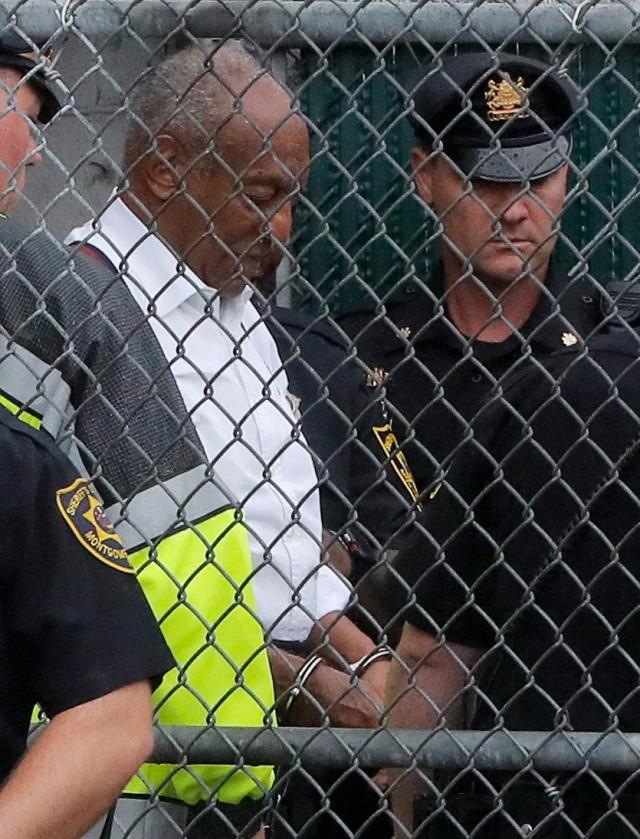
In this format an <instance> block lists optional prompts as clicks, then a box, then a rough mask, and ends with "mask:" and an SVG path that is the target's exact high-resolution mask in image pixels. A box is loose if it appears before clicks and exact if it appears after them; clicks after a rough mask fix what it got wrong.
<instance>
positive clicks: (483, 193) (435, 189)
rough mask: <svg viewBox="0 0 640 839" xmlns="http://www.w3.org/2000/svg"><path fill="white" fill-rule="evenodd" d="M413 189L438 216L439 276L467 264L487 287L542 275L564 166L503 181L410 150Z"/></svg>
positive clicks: (561, 196) (456, 273) (452, 275)
mask: <svg viewBox="0 0 640 839" xmlns="http://www.w3.org/2000/svg"><path fill="white" fill-rule="evenodd" d="M413 164H414V169H415V173H416V184H417V187H418V191H419V193H420V195H421V197H422V198H423V200H424V201H426V202H427V203H428V204H430V205H431V207H432V209H433V211H434V212H435V213H436V215H437V216H438V218H439V219H440V220H441V222H442V228H443V262H444V270H445V279H447V280H449V281H455V280H456V279H457V278H458V277H460V276H461V275H463V274H464V273H465V272H466V271H467V270H468V267H469V265H471V266H472V268H473V272H474V275H475V276H476V277H477V278H478V279H480V280H482V281H483V282H485V283H486V284H487V285H488V286H489V287H490V288H492V287H496V286H497V287H498V288H499V287H501V286H504V285H508V284H509V283H512V282H513V281H514V280H517V279H518V278H519V277H521V276H523V275H526V276H530V275H533V276H535V277H537V278H538V279H539V280H541V281H543V280H544V279H545V276H546V273H547V269H548V267H549V259H550V257H551V252H552V251H553V248H554V246H555V243H556V238H557V224H558V219H559V217H560V214H561V213H562V208H563V205H564V200H565V195H566V185H567V166H566V165H565V166H563V167H562V169H559V170H558V171H557V172H554V173H553V174H552V175H549V176H548V177H546V178H542V179H540V180H535V181H532V182H531V184H530V187H529V188H528V189H527V188H526V186H525V185H524V184H517V183H516V184H503V183H498V182H496V181H483V180H480V179H477V180H473V181H468V180H467V179H465V178H463V177H462V176H461V175H460V174H458V171H457V170H456V169H455V168H454V166H452V164H451V163H449V162H448V160H447V159H446V158H445V156H444V155H438V156H437V157H434V158H431V159H428V158H427V155H426V153H425V152H424V151H422V150H420V149H417V150H415V151H414V154H413Z"/></svg>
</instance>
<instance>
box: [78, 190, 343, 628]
mask: <svg viewBox="0 0 640 839" xmlns="http://www.w3.org/2000/svg"><path fill="white" fill-rule="evenodd" d="M67 242H86V243H88V244H90V245H92V246H93V247H95V248H98V249H99V250H100V251H101V252H102V253H103V254H104V255H105V256H106V257H107V258H108V259H109V260H110V261H111V262H112V264H113V265H114V266H115V268H116V269H122V270H123V281H124V282H125V283H126V285H127V287H128V288H129V290H130V291H131V294H132V295H133V297H134V298H135V300H136V301H137V303H138V305H139V306H140V308H141V309H142V310H143V312H145V313H148V315H149V323H150V325H151V327H152V328H153V331H154V332H155V335H156V337H157V338H158V341H159V342H160V346H161V347H162V350H163V352H164V354H165V356H166V358H167V360H168V361H169V363H170V365H171V370H172V372H173V375H174V377H175V379H176V382H177V384H178V387H179V389H180V393H181V394H182V398H183V400H184V403H185V405H186V408H187V410H188V411H189V413H190V415H191V418H192V420H193V423H194V425H195V427H196V430H197V431H198V434H199V436H200V439H201V441H202V443H203V446H204V448H205V451H206V454H207V457H208V459H209V460H210V462H211V463H212V464H213V473H214V476H215V478H216V479H217V480H219V481H220V482H221V484H222V485H223V486H224V487H226V489H227V491H228V492H230V493H231V498H230V500H231V501H232V502H234V503H238V504H239V505H240V506H241V508H242V510H243V518H244V522H245V524H246V526H247V528H248V530H249V541H250V547H251V554H252V557H253V563H254V566H255V568H256V571H257V573H256V576H255V578H254V587H255V592H256V597H257V602H258V611H259V614H260V618H261V620H262V622H263V625H264V627H265V630H266V631H267V632H268V633H269V634H270V636H271V637H273V638H276V639H280V640H287V641H302V640H304V639H305V638H306V637H307V636H308V634H309V631H310V630H311V627H312V624H313V620H314V619H318V618H321V617H323V616H324V615H326V614H328V613H329V612H332V611H334V610H341V609H343V608H344V606H345V604H346V602H347V600H348V598H349V594H350V590H349V588H348V586H347V585H346V584H345V583H344V581H343V580H342V579H340V578H339V577H338V576H337V575H336V573H335V572H334V571H333V570H332V569H331V568H329V567H327V566H326V565H321V566H320V567H318V566H319V563H320V561H321V549H320V545H321V537H322V525H321V520H320V502H319V495H318V490H317V477H316V473H315V470H314V466H313V461H312V459H311V456H310V454H309V450H308V446H307V444H306V441H305V439H304V437H303V436H302V434H301V433H300V432H299V428H298V425H297V424H296V417H295V416H294V410H295V401H294V400H293V399H292V398H291V395H290V394H289V392H288V381H287V377H286V373H285V372H284V370H283V369H282V362H281V360H280V357H279V356H278V351H277V348H276V344H275V342H274V340H273V338H272V337H271V334H270V333H269V330H268V329H267V327H266V326H265V325H264V323H262V322H261V320H260V315H259V313H258V311H257V310H256V308H255V306H254V305H253V304H252V303H251V301H250V299H249V298H250V296H251V291H250V290H249V289H247V290H246V291H245V292H244V293H243V294H241V295H239V296H237V297H233V298H220V297H218V296H217V294H216V293H215V291H214V290H213V289H210V288H209V287H207V286H205V285H204V283H203V282H202V281H201V280H200V279H199V278H198V277H197V276H196V275H195V274H194V273H193V272H191V271H190V270H189V269H188V268H187V267H186V266H183V265H181V266H180V267H178V263H177V260H176V256H175V254H173V253H172V251H171V250H170V249H169V248H168V247H167V246H166V245H165V244H164V243H163V242H162V241H161V239H159V238H158V237H157V236H155V235H153V234H151V233H150V232H149V230H148V229H147V228H146V227H145V226H144V225H143V224H142V222H141V221H140V220H139V219H138V218H137V217H136V216H135V215H134V214H133V213H132V212H131V211H130V210H129V209H128V207H127V206H126V205H125V204H124V203H123V201H122V200H121V199H115V200H114V201H113V202H112V203H111V204H110V206H109V207H108V208H107V210H106V211H105V212H104V213H103V214H102V215H101V216H100V217H99V219H98V220H97V221H96V222H93V223H92V222H89V223H87V224H85V225H83V226H82V227H77V228H76V229H75V230H72V231H71V233H70V234H69V236H68V237H67Z"/></svg>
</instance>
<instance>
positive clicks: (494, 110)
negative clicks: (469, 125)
mask: <svg viewBox="0 0 640 839" xmlns="http://www.w3.org/2000/svg"><path fill="white" fill-rule="evenodd" d="M505 76H506V78H504V79H502V80H501V81H499V82H495V81H494V80H493V79H490V80H489V84H488V85H487V89H486V91H485V94H484V98H485V102H486V103H487V117H488V119H489V122H504V121H505V120H507V119H510V118H511V117H517V118H518V119H523V118H524V117H526V116H527V114H526V111H525V110H524V106H525V100H526V98H527V95H528V93H529V88H528V87H525V84H524V79H523V78H522V76H518V78H517V79H516V80H515V82H514V81H513V80H512V79H511V76H509V74H508V73H505Z"/></svg>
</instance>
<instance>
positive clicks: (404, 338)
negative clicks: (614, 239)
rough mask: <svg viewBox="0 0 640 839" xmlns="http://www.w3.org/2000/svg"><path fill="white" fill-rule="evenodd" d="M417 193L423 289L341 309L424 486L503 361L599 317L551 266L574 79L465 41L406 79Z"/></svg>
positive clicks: (583, 329)
mask: <svg viewBox="0 0 640 839" xmlns="http://www.w3.org/2000/svg"><path fill="white" fill-rule="evenodd" d="M407 88H408V92H409V95H410V96H412V97H413V100H414V104H415V108H414V110H413V111H412V124H413V127H414V130H415V134H416V139H417V145H416V147H415V148H414V149H413V151H412V155H411V163H412V167H413V173H414V183H415V188H416V190H417V193H418V195H419V196H420V198H421V199H422V200H423V201H424V203H425V204H426V205H428V206H429V208H430V213H431V214H432V216H433V217H434V218H435V219H436V221H437V223H438V227H437V230H438V231H439V232H440V233H441V241H440V253H439V256H440V262H439V263H438V264H436V266H435V267H434V269H433V272H432V275H431V276H429V277H428V278H426V284H425V287H424V288H423V290H421V291H417V292H416V293H415V294H412V295H410V296H408V297H405V298H404V299H402V300H401V301H396V302H387V303H386V304H385V310H384V311H381V312H377V313H376V314H375V315H373V314H372V313H371V312H368V313H364V314H363V313H359V314H356V315H353V316H350V317H349V318H347V319H346V320H345V323H344V328H345V329H346V330H347V331H348V332H349V333H350V334H351V335H353V336H354V339H355V340H356V342H357V346H358V352H359V354H360V356H361V358H363V359H364V361H366V363H367V365H368V366H369V367H370V368H371V370H372V376H373V377H374V378H375V379H376V380H377V381H378V382H379V384H383V385H384V387H385V390H386V397H387V402H388V410H389V413H390V415H391V421H392V422H393V423H394V424H395V428H396V433H397V435H398V437H399V439H400V440H402V439H404V437H405V436H406V434H407V433H408V432H411V434H410V436H411V438H412V439H411V440H409V441H407V442H406V443H405V444H404V445H403V448H404V451H405V452H406V453H407V457H408V459H409V461H410V463H411V466H412V469H413V472H414V476H415V479H416V483H417V485H418V489H419V490H420V492H421V493H422V494H423V495H424V494H425V493H430V492H432V491H433V490H434V489H435V487H436V486H437V483H438V482H439V480H440V478H441V475H442V471H443V469H446V465H447V463H448V462H449V460H450V457H451V455H452V454H453V453H454V452H455V451H456V449H457V448H458V446H459V445H460V443H461V441H462V438H463V436H464V432H465V430H466V428H467V425H468V423H469V421H470V420H471V419H472V418H473V417H475V416H476V415H477V413H478V412H479V411H480V410H481V407H482V405H483V404H484V403H485V402H486V401H487V400H488V399H490V398H491V397H492V396H493V395H495V394H496V393H497V392H498V390H499V387H500V383H501V380H502V378H503V377H504V376H505V374H507V373H508V371H509V370H511V369H512V368H514V367H516V366H520V365H522V364H523V363H527V360H528V359H530V358H532V357H533V358H544V357H546V356H547V355H549V354H550V353H551V352H553V351H555V350H558V349H562V348H563V347H564V346H571V345H572V344H574V343H577V342H579V341H580V340H581V339H582V338H583V337H586V336H588V335H589V334H590V333H591V332H592V331H593V330H594V328H596V327H597V325H598V323H599V320H600V313H599V309H598V305H597V296H598V294H597V290H596V289H595V288H594V287H593V286H590V285H589V284H587V283H585V282H583V281H582V280H580V279H576V278H571V277H566V276H560V275H558V274H557V272H556V271H555V270H554V269H553V265H552V255H553V251H554V248H555V245H556V242H557V238H558V230H559V223H560V216H561V214H562V211H563V207H564V202H565V196H566V188H567V175H568V162H569V155H570V152H571V142H572V141H571V129H572V122H573V115H574V110H575V101H576V98H575V91H574V88H573V86H572V84H571V82H570V81H569V80H568V79H567V78H565V77H564V76H563V75H560V74H559V73H557V72H556V71H555V70H553V68H550V67H549V66H548V65H546V64H542V63H540V62H537V61H533V60H530V59H526V58H523V57H521V56H515V55H509V54H507V53H499V54H497V55H492V54H490V53H489V52H483V53H473V52H472V53H465V54H463V55H459V56H456V57H451V58H446V59H444V60H442V61H440V62H438V63H434V64H433V65H430V66H426V67H422V68H420V70H419V71H418V72H417V73H416V75H415V76H414V77H413V78H412V79H411V80H410V82H409V83H408V85H407Z"/></svg>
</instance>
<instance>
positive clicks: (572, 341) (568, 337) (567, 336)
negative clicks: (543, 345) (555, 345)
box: [562, 332, 578, 347]
mask: <svg viewBox="0 0 640 839" xmlns="http://www.w3.org/2000/svg"><path fill="white" fill-rule="evenodd" d="M562 343H563V344H564V345H565V347H575V345H576V344H577V343H578V337H577V335H574V334H573V332H563V333H562Z"/></svg>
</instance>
